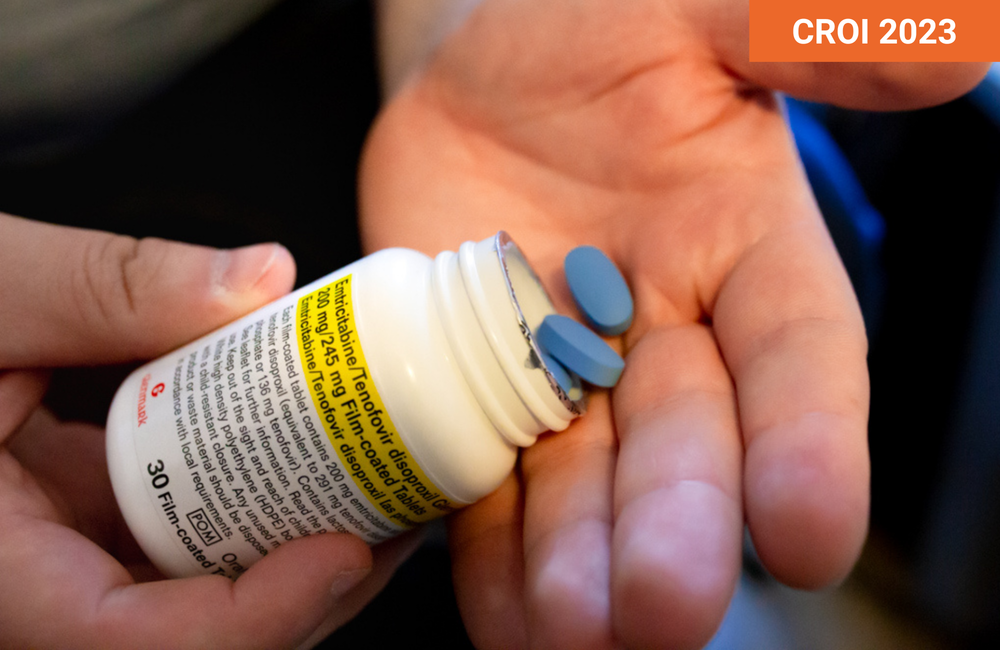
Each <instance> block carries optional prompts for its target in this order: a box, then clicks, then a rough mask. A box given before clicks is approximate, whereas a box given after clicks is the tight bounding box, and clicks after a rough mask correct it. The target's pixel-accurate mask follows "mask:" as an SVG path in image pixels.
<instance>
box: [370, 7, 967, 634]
mask: <svg viewBox="0 0 1000 650" xmlns="http://www.w3.org/2000/svg"><path fill="white" fill-rule="evenodd" d="M732 4H733V3H726V2H712V3H703V2H675V3H668V2H662V1H644V2H628V3H622V2H612V1H610V0H608V1H605V0H591V1H582V2H572V3H537V2H521V1H508V2H492V3H491V2H487V3H485V4H484V5H483V6H482V7H480V8H479V10H478V11H477V12H476V13H474V14H473V15H472V17H471V18H470V19H469V20H468V21H467V22H466V24H465V25H464V26H463V27H462V28H461V29H460V30H459V31H458V32H457V33H455V34H454V35H452V36H451V37H450V38H449V39H448V40H447V41H446V42H445V43H444V44H443V45H442V47H441V48H440V49H439V50H438V52H437V53H436V55H435V57H434V58H433V60H432V61H431V62H430V64H429V66H428V67H427V69H426V70H423V71H422V72H421V73H420V74H419V75H418V76H417V77H416V78H414V79H413V80H411V83H409V84H408V85H407V86H405V87H404V88H403V90H402V91H401V92H400V93H399V94H398V96H397V97H395V98H394V100H393V101H392V102H391V104H390V105H389V106H388V107H387V110H386V111H385V112H384V113H383V115H382V117H381V119H380V121H379V122H378V123H377V125H376V128H375V130H374V132H373V134H372V136H371V139H370V141H369V144H368V148H367V151H366V157H365V161H364V165H363V168H362V186H361V199H362V226H363V236H364V241H365V244H366V246H367V247H368V248H369V249H377V248H382V247H385V246H393V245H400V246H409V247H413V248H418V249H422V250H424V251H426V252H428V253H433V252H435V251H438V250H442V249H447V248H453V247H454V246H456V245H457V243H458V242H460V241H464V240H470V239H471V240H479V239H483V238H486V237H488V236H489V235H491V234H492V233H494V232H496V231H497V230H498V229H504V230H507V231H508V232H510V233H511V235H512V236H513V238H514V239H515V241H517V243H518V244H519V245H520V246H521V248H522V249H523V250H524V251H525V253H526V255H527V256H528V258H529V259H530V260H531V261H532V263H533V265H534V266H535V268H536V269H537V270H538V271H539V274H540V275H541V277H542V280H543V282H544V283H545V284H546V286H547V287H548V288H549V290H550V293H552V294H553V297H554V298H555V300H556V301H557V303H559V306H560V308H561V309H562V310H563V311H565V312H567V313H572V309H573V308H572V306H571V301H570V300H569V299H568V293H567V289H566V284H565V281H564V280H563V278H562V277H561V261H562V258H563V256H564V255H565V254H566V253H567V252H568V251H569V250H570V249H571V248H573V247H575V246H578V245H582V244H592V245H596V246H598V247H599V248H601V249H603V250H604V251H606V252H607V253H608V254H609V255H610V256H611V257H612V258H613V259H614V260H615V261H616V262H617V263H618V265H619V267H620V268H621V269H622V271H623V273H624V275H625V277H626V278H627V279H628V281H629V283H630V286H631V288H632V291H633V294H634V296H635V302H636V315H635V320H634V324H633V326H632V328H631V329H630V330H629V331H628V332H627V333H626V334H625V335H624V336H623V337H622V338H621V340H620V341H617V345H619V347H620V349H621V350H622V351H623V353H625V354H626V355H627V356H626V370H625V373H624V375H623V377H622V379H621V382H620V383H619V384H618V386H617V387H616V388H615V389H614V390H613V391H611V392H610V393H607V392H599V393H596V394H595V395H594V396H593V399H592V400H591V405H590V411H589V413H588V414H587V415H586V416H585V417H584V418H582V419H580V420H578V421H577V422H576V423H574V424H573V426H571V428H570V429H569V430H567V431H565V432H563V433H560V434H556V435H551V436H548V437H545V438H543V439H542V440H540V442H539V443H538V444H536V445H535V446H534V447H532V448H530V449H528V450H526V451H525V453H524V454H523V456H522V459H521V465H520V470H519V472H518V474H517V475H516V476H512V477H511V478H510V479H509V480H508V481H507V482H506V483H505V484H504V486H503V487H501V489H500V490H498V491H497V492H496V493H494V494H493V495H491V497H489V498H488V499H486V500H484V501H483V502H481V503H479V504H477V505H475V506H472V507H470V508H468V509H467V510H465V511H464V512H462V513H461V514H459V515H458V516H456V517H455V518H454V519H453V521H452V531H451V532H452V548H453V555H454V565H455V581H456V588H457V590H458V596H459V602H460V605H461V607H462V609H463V615H464V617H465V620H466V624H467V627H468V629H469V632H470V635H471V636H472V638H473V640H474V642H476V643H477V645H480V646H482V647H496V648H511V647H518V646H521V645H523V644H524V643H525V642H526V641H527V640H529V639H530V642H531V644H532V645H536V646H537V647H546V648H558V647H565V648H605V647H611V646H613V645H615V644H624V645H625V646H626V647H630V648H633V647H634V648H639V647H659V648H663V647H697V646H700V645H701V644H702V643H704V642H705V641H707V640H708V637H709V636H710V635H711V633H712V632H713V630H714V629H715V627H716V626H717V625H718V623H719V621H720V620H721V617H722V614H723V613H724V611H725V608H726V606H727V604H728V602H729V598H730V597H731V595H732V592H733V589H734V587H735V583H736V579H737V576H738V571H739V566H740V548H741V540H742V534H743V529H744V524H746V526H748V527H749V531H750V533H751V535H752V538H753V541H754V544H755V546H756V549H757V551H758V553H759V554H760V556H761V558H762V560H763V561H764V563H765V565H766V566H767V568H768V569H769V570H770V571H771V572H772V573H773V574H774V575H776V576H777V577H778V578H779V579H781V580H783V581H785V582H786V583H788V584H790V585H794V586H801V587H819V586H822V585H826V584H829V583H831V582H833V581H836V580H838V579H841V578H843V577H844V576H845V575H846V573H847V572H848V571H849V570H850V568H851V566H852V565H853V563H854V561H855V559H856V558H857V555H858V553H859V551H860V548H861V545H862V543H863V540H864V537H865V532H866V527H867V514H868V500H869V497H868V484H869V465H868V456H867V446H866V422H867V414H868V379H867V371H866V365H865V354H866V339H865V333H864V326H863V323H862V320H861V316H860V313H859V310H858V307H857V304H856V301H855V298H854V295H853V292H852V290H851V286H850V284H849V282H848V279H847V277H846V274H845V272H844V270H843V268H842V266H841V263H840V261H839V259H838V257H837V254H836V251H835V250H834V248H833V245H832V243H831V240H830V238H829V236H828V234H827V232H826V229H825V227H824V225H823V222H822V219H821V217H820V215H819V213H818V210H817V208H816V206H815V204H814V201H813V199H812V195H811V193H810V191H809V189H808V186H807V183H806V181H805V177H804V175H803V172H802V170H801V169H800V166H799V162H798V158H797V155H796V152H795V149H794V145H793V143H792V140H791V137H790V135H789V133H788V130H787V127H786V125H785V123H784V122H783V119H782V115H781V110H780V105H779V102H778V100H777V99H776V97H775V96H774V95H773V94H772V93H771V92H770V91H767V90H764V89H763V88H762V87H761V86H760V85H758V84H757V83H752V82H751V81H750V80H753V81H759V82H761V83H768V84H771V85H777V86H779V87H786V88H789V89H792V90H797V91H800V92H804V93H805V94H807V95H811V96H814V97H818V98H829V99H839V100H841V101H844V102H847V103H853V104H856V105H872V106H878V105H880V103H886V104H887V105H891V104H892V103H893V102H895V103H896V104H900V105H908V104H917V103H919V102H921V101H934V100H936V99H943V98H944V97H945V96H946V95H947V93H949V92H952V93H954V92H957V91H958V90H959V89H961V87H967V85H968V84H969V83H971V81H972V80H974V77H975V75H976V74H980V73H981V70H983V69H984V68H982V66H979V67H977V68H975V69H973V70H971V71H966V72H965V73H964V76H962V75H952V77H950V80H951V81H950V85H948V84H945V85H946V86H947V87H946V88H944V89H942V88H941V86H940V84H938V85H937V86H936V87H935V88H933V89H931V88H930V86H931V85H932V82H933V81H935V80H936V78H937V77H941V76H945V74H944V72H941V71H939V72H937V73H936V76H935V77H926V78H924V79H921V78H920V77H919V76H917V75H915V74H914V68H913V67H897V68H889V67H885V66H872V65H867V66H857V67H855V68H845V67H843V66H841V67H834V66H828V67H825V68H824V67H818V66H817V67H807V66H793V65H770V66H756V67H755V66H751V65H749V64H748V63H746V62H745V56H746V54H745V52H746V36H745V33H746V7H745V6H744V7H742V8H740V7H737V8H736V9H737V10H736V11H733V7H731V6H728V5H732ZM737 4H739V3H737ZM922 88H926V89H925V90H922ZM877 89H881V91H882V92H881V94H879V92H876V90H877ZM934 93H936V95H935V94H934Z"/></svg>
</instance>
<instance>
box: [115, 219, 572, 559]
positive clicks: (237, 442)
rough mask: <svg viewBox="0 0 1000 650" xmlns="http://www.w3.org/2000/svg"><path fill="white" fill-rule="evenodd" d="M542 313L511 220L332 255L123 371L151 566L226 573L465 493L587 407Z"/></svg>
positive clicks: (129, 495) (410, 515)
mask: <svg viewBox="0 0 1000 650" xmlns="http://www.w3.org/2000/svg"><path fill="white" fill-rule="evenodd" d="M553 312H554V309H553V306H552V303H551V301H550V300H549V297H548V295H547V294H546V292H545V290H544V288H543V287H542V285H541V283H540V282H539V280H538V277H537V276H536V274H535V273H534V271H533V270H532V269H531V267H530V265H529V264H528V262H527V261H526V260H525V258H524V256H523V255H522V253H521V252H520V250H519V249H518V248H517V246H516V245H515V244H514V243H513V242H512V241H511V239H510V237H508V236H507V234H506V233H504V232H500V233H498V234H497V235H496V236H495V237H491V238H490V239H487V240H484V241H482V242H478V243H476V242H466V243H464V244H462V245H461V246H460V247H459V250H458V252H457V253H454V252H443V253H441V254H439V255H438V256H437V257H436V258H435V259H433V260H432V259H431V258H429V257H427V256H426V255H423V254H421V253H418V252H416V251H412V250H407V249H388V250H383V251H380V252H377V253H374V254H372V255H370V256H368V257H365V258H362V259H361V260H359V261H357V262H355V263H353V264H351V265H349V266H346V267H344V268H342V269H340V270H339V271H335V272H333V273H331V274H330V275H327V276H326V277H323V278H321V279H319V280H317V281H316V282H313V283H311V284H309V285H307V286H305V287H303V288H301V289H299V290H297V291H295V292H294V293H292V294H289V295H288V296H286V297H284V298H281V299H279V300H277V301H275V302H273V303H271V304H270V305H267V306H266V307H263V308H261V309H260V310H258V311H256V312H254V313H252V314H250V315H248V316H245V317H243V318H241V319H239V320H237V321H235V322H233V323H231V324H230V325H227V326H225V327H223V328H221V329H219V330H217V331H215V332H213V333H211V334H208V335H206V336H204V337H203V338H201V339H198V340H197V341H194V342H193V343H190V344H188V345H186V346H184V347H182V348H180V349H178V350H176V351H174V352H172V353H170V354H167V355H165V356H163V357H161V358H159V359H157V360H155V361H152V362H150V363H148V364H146V365H144V366H142V367H140V368H139V369H138V370H136V371H135V372H134V373H132V374H131V375H130V376H129V377H128V379H126V380H125V382H124V383H123V384H122V386H121V388H120V389H119V390H118V393H117V394H116V396H115V399H114V401H113V402H112V405H111V410H110V413H109V415H108V431H107V453H108V465H109V470H110V474H111V481H112V485H113V487H114V493H115V496H116V498H117V500H118V503H119V505H120V507H121V510H122V513H123V515H124V517H125V521H126V522H127V523H128V526H129V528H130V529H131V531H132V533H133V534H134V535H135V538H136V539H137V540H138V542H139V545H140V546H141V547H142V549H143V550H144V551H145V552H146V555H147V556H148V557H149V558H150V560H152V562H153V563H154V564H155V565H156V566H157V567H158V568H159V569H160V570H161V571H163V573H164V574H166V575H168V576H171V577H182V576H191V575H198V574H206V573H207V574H212V573H215V574H220V575H224V576H227V577H230V578H236V577H237V576H239V574H240V573H242V572H243V571H244V570H246V569H247V568H248V567H249V566H251V565H252V564H253V563H254V562H255V561H257V560H259V559H260V558H261V557H263V556H264V555H266V554H267V553H269V552H271V551H272V550H274V549H275V548H277V547H278V546H279V545H280V544H281V543H282V542H285V541H288V540H291V539H294V538H296V537H300V536H304V535H310V534H315V533H321V532H327V531H339V532H350V533H354V534H356V535H358V536H360V537H361V538H362V539H364V540H366V541H367V542H369V543H373V544H374V543H377V542H380V541H382V540H385V539H388V538H390V537H392V536H394V535H397V534H399V533H401V532H403V531H405V530H407V529H409V528H411V527H413V526H416V525H418V524H420V523H422V522H424V521H427V520H429V519H432V518H435V517H438V516H441V515H445V514H447V513H449V512H451V511H453V510H454V509H456V508H459V507H461V506H464V505H467V504H470V503H472V502H474V501H476V500H478V499H480V498H482V497H484V496H485V495H487V494H489V493H490V492H491V491H492V490H494V489H495V488H496V487H497V486H498V485H499V484H500V483H501V482H502V481H503V479H504V478H505V477H506V476H507V474H508V473H509V472H510V471H511V469H512V468H513V466H514V463H515V460H516V457H517V449H518V447H526V446H529V445H531V444H532V443H534V441H535V439H536V437H537V436H538V435H539V434H540V433H542V432H545V431H548V430H562V429H564V428H566V427H567V426H568V425H569V423H570V421H571V420H572V419H573V418H574V417H576V416H578V415H579V414H580V413H581V411H582V409H583V401H584V400H583V392H582V389H581V387H580V385H579V380H576V379H574V382H575V383H574V384H573V386H572V387H571V388H570V390H569V391H568V392H567V391H566V390H565V389H564V388H561V387H560V385H559V383H558V382H557V381H556V380H555V378H554V377H553V374H552V372H551V371H550V370H549V369H548V368H547V367H546V365H545V363H544V361H542V357H541V354H540V351H539V348H538V345H537V344H536V341H535V338H534V335H533V332H534V330H535V328H536V327H537V326H538V325H539V324H540V323H541V321H542V320H543V319H544V318H545V316H546V315H548V314H550V313H553Z"/></svg>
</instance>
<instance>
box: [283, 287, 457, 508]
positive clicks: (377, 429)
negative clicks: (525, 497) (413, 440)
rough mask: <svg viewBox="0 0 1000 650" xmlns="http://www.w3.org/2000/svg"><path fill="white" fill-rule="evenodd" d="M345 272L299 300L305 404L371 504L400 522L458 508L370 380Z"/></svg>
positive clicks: (300, 346)
mask: <svg viewBox="0 0 1000 650" xmlns="http://www.w3.org/2000/svg"><path fill="white" fill-rule="evenodd" d="M351 280H352V276H351V275H347V276H345V277H343V278H340V279H339V280H335V281H334V282H332V283H331V284H328V285H326V286H325V287H322V288H320V289H317V290H316V291H313V292H311V293H309V294H306V295H305V296H303V297H302V298H300V299H299V304H298V310H297V313H296V322H297V328H298V340H299V354H300V355H301V358H302V368H303V371H304V373H305V377H306V382H307V384H308V386H309V392H310V394H311V395H312V401H313V405H314V406H315V407H316V412H317V413H318V414H319V417H320V420H321V421H322V422H323V425H324V429H325V430H326V434H327V436H328V437H329V439H330V443H331V444H332V445H333V448H334V451H336V452H337V456H338V457H339V458H340V461H341V463H343V467H344V469H345V470H346V471H347V473H348V474H350V475H351V478H352V479H353V480H354V483H355V485H357V487H358V490H359V491H360V492H361V493H362V494H364V495H365V496H366V497H367V498H368V500H369V501H371V503H372V505H373V506H374V507H375V508H376V509H377V510H378V511H379V512H381V513H382V514H383V515H384V516H385V517H386V518H387V519H389V520H390V521H392V522H394V523H396V524H398V525H400V526H406V527H409V526H414V525H416V524H419V523H421V522H424V521H428V520H430V519H434V518H436V517H440V516H442V515H445V514H447V513H449V512H451V511H452V510H455V509H456V508H457V507H458V504H456V503H453V502H451V501H450V500H449V499H448V498H447V497H445V496H444V494H442V492H441V490H440V489H439V488H438V487H437V486H436V485H434V484H433V483H431V481H430V480H429V479H428V478H427V476H426V475H425V474H424V472H423V470H422V469H421V468H420V467H419V466H418V465H417V464H416V462H415V461H414V459H413V458H412V456H411V455H410V452H409V450H408V449H407V448H406V445H405V444H403V440H402V439H401V438H400V436H399V433H398V431H397V430H396V426H395V425H394V424H393V422H392V419H391V418H390V417H389V413H388V412H387V411H386V408H385V405H384V404H383V403H382V398H381V397H380V396H379V392H378V389H377V388H376V386H375V383H374V381H373V380H372V376H371V372H370V370H369V367H368V363H367V361H366V360H365V354H364V350H363V349H362V344H361V341H360V338H359V337H358V332H357V327H356V326H355V322H354V304H353V299H352V281H351Z"/></svg>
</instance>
